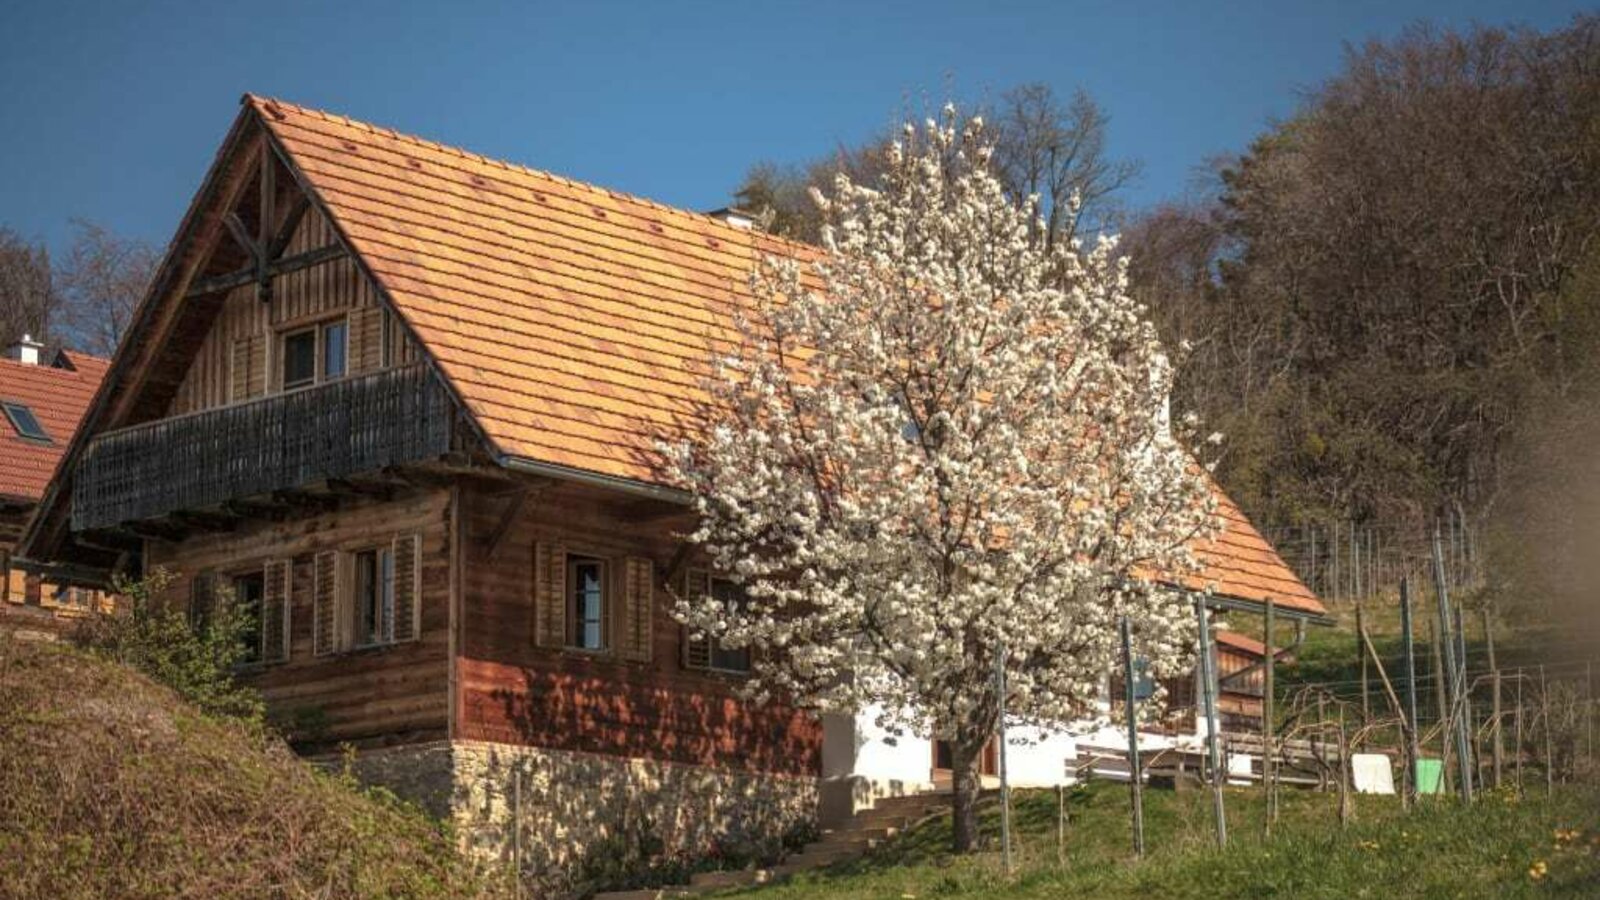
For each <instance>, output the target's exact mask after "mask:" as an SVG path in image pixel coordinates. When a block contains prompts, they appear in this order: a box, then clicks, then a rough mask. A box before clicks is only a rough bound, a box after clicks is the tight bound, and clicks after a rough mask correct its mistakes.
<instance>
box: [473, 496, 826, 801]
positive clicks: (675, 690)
mask: <svg viewBox="0 0 1600 900" xmlns="http://www.w3.org/2000/svg"><path fill="white" fill-rule="evenodd" d="M511 502H512V501H511V499H510V498H509V496H495V495H491V494H486V493H482V492H467V493H466V494H465V495H464V500H463V508H462V513H463V527H464V528H465V535H464V539H463V541H462V549H463V557H464V565H463V568H462V574H463V588H462V593H463V613H462V616H461V633H460V636H459V645H460V651H459V658H458V660H457V667H458V668H457V673H456V675H457V680H458V683H457V685H456V691H457V699H456V708H457V722H456V726H457V727H456V731H455V733H456V736H457V737H458V738H462V739H465V740H479V741H494V742H500V743H511V744H525V745H531V746H538V747H548V748H554V749H560V750H577V751H588V752H595V753H605V754H610V755H614V756H627V757H634V758H640V759H649V760H656V761H663V762H676V763H691V764H697V765H706V766H716V767H721V768H731V769H743V770H747V771H760V772H772V773H782V774H794V775H812V776H814V775H816V774H818V773H819V771H820V768H821V726H820V724H819V723H818V722H817V721H816V720H815V719H814V718H813V717H812V716H810V715H809V714H807V713H803V712H799V711H796V710H794V709H792V708H789V707H786V706H784V705H782V704H778V703H770V704H767V705H765V706H755V705H752V704H749V703H746V702H744V701H742V700H740V699H738V698H737V697H736V696H735V695H734V684H735V683H734V682H733V681H732V680H730V676H724V675H718V674H712V673H705V672H701V671H696V670H690V669H686V668H685V667H684V665H683V663H682V661H681V652H682V630H681V628H680V627H679V626H678V625H677V623H676V622H674V621H673V620H672V618H671V616H670V614H669V608H670V605H671V603H672V599H671V596H670V595H669V594H668V593H667V590H666V584H665V581H666V579H668V578H669V577H670V576H671V575H672V574H673V572H672V570H673V567H674V565H675V564H677V565H681V564H682V562H683V559H684V555H683V554H682V553H681V552H680V550H681V545H680V542H679V541H678V540H677V538H676V537H675V534H678V533H682V532H684V531H687V530H688V528H689V525H690V522H689V520H688V518H687V516H686V515H684V514H683V513H682V512H681V511H678V510H673V509H671V508H670V507H667V508H662V507H661V506H653V505H652V504H650V503H648V502H645V501H638V500H628V499H626V498H622V497H621V496H620V495H615V494H609V495H608V494H605V493H602V492H600V491H597V490H593V489H588V488H584V487H582V486H579V485H573V484H559V485H553V486H549V487H547V488H545V489H543V490H542V491H541V492H540V493H538V494H537V495H536V496H533V497H531V498H530V499H529V500H527V501H526V502H525V503H524V505H523V507H522V510H521V512H520V514H518V515H516V516H515V517H514V518H511V519H507V518H506V511H507V509H508V508H509V507H508V504H509V503H511ZM503 524H504V525H505V526H506V527H504V529H503V530H502V525H503ZM497 533H498V534H500V536H501V539H500V541H499V543H498V545H497V546H496V545H494V544H493V543H492V539H493V538H494V537H495V535H496V534H497ZM553 540H559V541H561V542H564V543H565V544H567V545H568V550H569V552H571V553H576V554H585V555H596V556H601V557H609V558H613V559H621V558H624V557H628V556H640V557H646V558H649V559H650V560H651V561H652V562H653V563H654V573H655V576H654V581H655V587H654V591H653V594H654V604H653V613H652V642H651V654H650V659H649V661H647V662H623V661H620V660H617V659H615V658H612V657H608V656H605V655H595V654H592V653H585V652H581V651H562V650H552V649H544V648H539V647H537V646H535V633H534V605H533V571H534V562H533V553H534V546H535V544H536V543H537V542H539V541H553Z"/></svg>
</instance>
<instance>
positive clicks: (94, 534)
mask: <svg viewBox="0 0 1600 900" xmlns="http://www.w3.org/2000/svg"><path fill="white" fill-rule="evenodd" d="M73 540H74V541H75V542H77V543H78V544H81V545H83V546H85V547H88V548H90V549H92V550H104V551H106V552H108V553H124V552H127V551H130V550H131V551H133V552H135V553H137V552H139V551H140V550H142V549H144V541H143V539H141V538H140V537H139V536H138V535H135V534H133V533H131V532H129V531H126V530H124V529H121V528H93V529H89V530H87V531H79V532H76V533H75V534H74V535H73Z"/></svg>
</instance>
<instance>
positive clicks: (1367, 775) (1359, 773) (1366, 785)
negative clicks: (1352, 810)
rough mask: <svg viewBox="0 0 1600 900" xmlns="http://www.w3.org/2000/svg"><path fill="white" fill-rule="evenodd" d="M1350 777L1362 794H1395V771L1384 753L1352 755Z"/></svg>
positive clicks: (1358, 791) (1357, 790)
mask: <svg viewBox="0 0 1600 900" xmlns="http://www.w3.org/2000/svg"><path fill="white" fill-rule="evenodd" d="M1350 777H1351V780H1352V781H1354V782H1355V786H1356V792H1357V793H1361V794H1393V793H1394V770H1393V769H1391V768H1390V767H1389V757H1387V756H1385V755H1384V754H1382V753H1352V754H1350Z"/></svg>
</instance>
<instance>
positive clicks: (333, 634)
mask: <svg viewBox="0 0 1600 900" xmlns="http://www.w3.org/2000/svg"><path fill="white" fill-rule="evenodd" d="M313 562H314V564H315V568H316V572H315V573H314V575H313V581H314V585H313V596H312V601H311V619H312V626H313V627H312V642H311V643H312V648H311V649H312V652H313V653H314V654H316V655H317V656H325V655H327V654H329V653H332V652H333V651H334V650H336V649H338V641H339V627H338V623H339V553H338V551H336V550H324V551H322V552H320V553H318V554H317V555H316V557H315V559H314V560H313Z"/></svg>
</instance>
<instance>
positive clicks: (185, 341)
mask: <svg viewBox="0 0 1600 900" xmlns="http://www.w3.org/2000/svg"><path fill="white" fill-rule="evenodd" d="M793 252H796V249H795V247H794V246H793V245H790V244H787V243H784V242H782V241H780V240H778V239H776V238H773V237H770V236H767V235H764V234H762V233H760V232H759V231H758V230H754V229H751V228H749V227H748V223H740V222H737V221H725V220H722V219H719V218H717V217H713V216H707V215H700V214H696V213H690V212H686V211H682V210H677V209H672V208H668V207H665V206H662V205H659V204H656V203H652V202H649V201H646V200H642V199H638V198H635V197H630V196H625V195H622V194H619V193H616V192H613V191H608V190H605V189H603V188H598V187H593V186H589V185H584V184H579V183H575V182H572V181H569V180H566V179H564V178H560V177H557V176H553V175H549V174H546V173H543V172H538V171H533V170H530V169H526V168H522V167H520V166H516V165H511V164H507V163H503V162H497V161H494V160H490V159H485V158H483V157H480V156H475V155H473V154H470V153H466V152H464V151H461V150H457V149H454V148H451V147H446V146H441V145H439V144H435V143H431V142H428V141H424V140H420V139H417V138H414V137H408V136H405V135H401V134H397V133H395V132H393V131H390V130H388V129H385V128H377V127H373V126H370V125H365V124H361V123H359V122H354V121H351V120H349V119H345V118H342V117H338V116H333V115H329V114H326V113H322V112H316V111H313V110H309V109H304V108H301V107H298V106H294V105H291V104H288V103H284V102H281V101H276V100H269V99H264V98H260V97H255V96H246V97H245V98H244V100H243V104H242V109H241V111H240V113H239V116H238V118H237V119H236V120H235V121H234V123H233V126H232V128H231V129H230V130H229V131H228V134H227V136H226V138H225V139H224V140H223V143H222V146H221V149H220V150H219V151H218V153H217V156H216V160H215V162H214V163H213V165H212V167H211V170H210V171H209V173H207V175H206V177H205V181H204V183H203V185H202V186H201V188H200V191H199V193H198V195H197V196H196V197H195V199H194V201H193V203H192V205H191V206H190V208H189V210H188V212H187V214H186V215H185V217H184V219H183V221H182V223H181V225H180V226H179V228H178V232H177V235H176V236H175V238H174V239H173V242H172V244H171V247H170V249H169V251H168V253H167V256H166V258H165V260H164V262H163V264H162V266H161V268H160V271H159V274H158V276H157V278H156V280H155V283H154V285H153V287H152V289H151V293H150V295H149V296H148V297H147V298H146V299H145V301H144V302H143V304H142V305H141V306H140V307H139V309H138V311H137V313H136V314H135V317H134V321H133V323H132V325H131V327H130V329H129V331H128V334H127V336H126V338H125V339H124V341H123V344H122V346H121V347H120V348H119V350H118V351H117V354H116V357H115V359H114V360H113V361H112V363H111V366H110V369H109V371H108V372H107V373H106V376H105V380H104V383H103V385H102V386H101V388H100V390H99V393H98V394H97V395H96V397H95V399H94V401H93V404H92V405H91V407H90V409H89V412H88V414H87V416H86V419H85V424H84V427H83V428H82V429H81V430H80V431H79V432H78V434H77V436H76V437H75V438H74V439H73V440H72V443H71V447H70V449H69V451H68V454H67V458H66V460H65V461H64V462H63V464H62V467H61V469H60V470H59V472H58V476H57V478H56V479H55V481H54V483H53V484H52V485H51V487H50V488H49V490H48V492H47V493H46V495H45V497H44V499H43V502H42V508H41V509H40V512H39V514H38V515H37V517H36V518H35V519H34V520H33V522H32V524H31V526H30V529H29V531H28V534H27V536H26V539H25V548H24V552H25V554H26V555H27V556H28V557H30V558H32V559H35V560H41V561H49V562H51V563H52V564H54V565H56V566H57V567H58V568H59V569H60V570H62V571H67V572H70V573H71V574H72V575H73V577H75V578H77V579H80V580H82V581H83V582H85V583H103V581H104V579H105V578H106V576H107V574H108V573H110V572H112V571H116V570H119V569H120V570H125V571H132V572H137V571H146V572H148V571H151V570H154V569H156V568H157V567H160V568H164V569H166V570H168V571H170V572H171V573H174V574H175V575H176V576H177V577H176V580H175V581H174V582H173V587H172V588H171V590H172V596H171V599H172V601H173V602H177V603H193V604H196V605H201V606H203V605H204V604H207V603H210V602H213V601H214V599H215V598H216V597H217V596H219V594H220V592H229V593H231V594H232V596H233V597H234V598H235V600H236V601H237V602H240V603H244V604H247V605H249V606H250V607H252V608H253V609H256V610H258V611H259V615H258V621H259V629H258V633H257V634H256V635H255V636H254V641H253V645H254V648H255V649H254V656H255V663H254V665H253V666H252V668H251V671H250V677H251V678H252V679H253V681H254V683H255V684H257V685H258V686H259V687H260V689H261V690H262V692H263V693H264V695H265V697H266V700H267V703H268V706H269V708H270V710H271V714H272V716H273V717H274V719H276V720H277V721H278V722H280V723H284V725H285V727H286V728H288V729H289V733H290V734H291V736H292V738H293V740H294V742H295V743H296V745H297V747H298V748H299V749H301V750H302V751H303V752H306V753H308V754H319V753H331V752H333V751H335V750H336V748H337V747H338V746H339V745H341V744H349V745H352V746H354V747H355V748H357V749H358V751H359V752H358V755H357V763H356V765H357V767H358V770H359V771H361V772H362V773H363V774H365V775H366V776H367V777H370V778H373V779H375V780H381V781H384V782H385V783H388V784H390V785H391V786H393V787H395V788H396V789H397V790H398V791H400V792H402V793H404V794H406V795H408V796H411V797H414V798H417V799H419V800H421V801H422V802H424V803H425V804H427V805H428V806H429V807H431V808H432V809H434V810H435V811H436V812H439V813H440V814H444V815H449V816H451V817H453V818H454V819H455V821H456V823H457V825H458V827H459V829H460V833H461V834H462V835H463V836H464V840H466V841H467V842H469V843H471V844H473V845H475V846H476V847H478V848H479V849H481V850H482V851H484V852H486V853H491V854H504V853H509V852H510V849H509V848H510V847H511V845H512V843H513V838H512V835H513V834H514V835H516V837H515V842H516V844H517V846H518V847H519V848H520V850H519V853H521V854H523V855H522V856H520V857H519V859H520V860H521V861H522V864H523V865H524V866H525V867H527V868H529V869H534V870H538V871H544V872H564V873H568V874H569V875H570V874H572V873H576V872H580V871H581V870H582V868H583V867H584V866H585V865H586V863H585V862H584V856H585V853H586V852H587V851H588V849H590V848H594V847H604V848H605V851H604V852H605V853H608V854H611V853H617V852H619V851H618V849H617V848H619V847H633V846H640V845H643V844H650V845H652V846H656V847H664V848H666V849H667V850H669V851H673V852H687V853H694V852H700V851H703V850H706V849H708V848H710V847H712V846H713V845H715V844H717V843H718V842H726V841H730V840H734V841H736V840H753V839H757V838H761V837H770V836H773V835H779V834H782V833H784V832H788V831H793V830H796V829H804V828H806V827H809V826H810V824H811V823H812V822H813V821H814V820H815V818H816V817H817V815H818V812H819V798H820V797H823V796H825V795H827V794H828V793H829V792H830V791H834V790H843V791H844V792H845V793H846V794H847V796H848V797H849V798H855V799H850V800H849V802H851V803H855V802H856V799H858V798H859V797H861V796H863V795H867V796H870V795H875V794H879V793H884V792H890V791H894V790H904V789H909V788H914V787H917V786H923V785H930V784H933V783H935V781H936V779H937V771H936V770H937V768H938V765H939V755H938V751H937V747H935V746H933V745H932V744H927V743H924V744H921V745H913V744H910V743H902V744H900V745H898V746H896V747H891V746H890V744H892V743H893V742H887V743H886V742H885V740H884V737H883V736H882V735H876V734H873V733H871V731H870V718H869V717H866V716H865V712H863V715H862V716H857V717H855V718H851V717H829V721H828V722H826V723H825V722H824V721H822V720H821V719H820V718H819V717H816V716H813V715H812V714H810V713H808V712H806V711H804V710H800V709H795V708H792V707H790V706H788V705H786V704H784V703H783V702H770V703H767V704H765V705H754V704H750V703H746V702H743V701H741V700H740V699H738V697H737V695H736V689H737V686H738V684H739V682H740V679H741V677H742V676H741V671H742V670H743V669H744V668H745V667H746V665H747V659H746V658H745V657H744V655H743V654H742V653H741V652H737V651H731V650H726V649H724V648H720V647H717V646H714V645H712V644H710V643H708V642H706V641H703V640H701V641H695V640H689V639H688V636H687V635H686V634H685V633H684V631H683V630H682V629H681V628H680V627H679V626H678V624H677V623H676V622H675V621H674V620H673V619H672V617H671V615H670V606H671V602H670V593H669V592H683V591H688V592H695V591H715V590H725V589H727V585H726V583H725V582H722V581H721V580H719V579H718V578H717V576H716V573H714V572H709V571H707V570H706V568H705V566H704V563H703V562H702V561H701V560H700V559H698V558H697V557H696V556H695V554H694V553H692V552H690V550H689V549H688V548H687V547H686V546H685V545H684V544H683V542H681V541H680V540H679V538H678V535H680V534H683V533H685V532H687V531H688V530H690V528H691V526H692V522H691V519H690V517H689V514H688V507H687V505H686V503H685V497H684V496H683V495H682V493H681V492H680V491H679V490H677V489H676V488H675V487H674V486H673V485H672V484H670V483H669V482H668V481H667V479H666V478H665V477H664V476H663V475H662V470H661V460H660V459H659V456H658V450H657V447H658V441H660V440H662V439H673V438H675V437H680V436H682V435H684V434H686V433H689V432H691V431H692V430H693V429H695V428H696V427H697V423H698V422H700V421H702V418H701V417H702V406H703V404H704V402H705V401H706V398H705V396H704V394H703V391H702V388H701V387H700V384H701V382H700V379H701V373H702V372H703V371H704V364H705V362H706V360H707V359H708V358H709V356H710V354H711V352H712V350H713V348H714V347H717V346H725V343H724V342H726V341H728V340H729V339H730V338H731V336H732V335H733V327H732V322H731V312H732V310H733V308H734V307H735V306H736V305H738V304H740V303H741V302H744V301H745V300H746V299H747V291H748V287H747V283H748V282H747V275H748V272H749V271H750V269H751V267H752V266H753V265H754V264H755V262H756V261H757V260H758V259H759V258H760V256H761V255H762V254H781V253H793ZM1223 511H1224V514H1225V517H1226V523H1227V528H1226V531H1225V533H1224V534H1222V535H1221V537H1220V538H1219V539H1218V540H1217V541H1216V542H1215V543H1212V544H1208V545H1206V546H1204V547H1202V548H1200V551H1201V553H1202V554H1203V556H1204V559H1205V560H1206V562H1207V564H1208V566H1209V569H1208V571H1207V572H1206V581H1207V583H1208V584H1210V585H1212V586H1213V587H1214V589H1215V592H1216V603H1217V605H1218V606H1219V607H1221V608H1224V609H1234V610H1238V611H1241V612H1250V611H1252V610H1254V611H1259V609H1260V604H1261V602H1262V601H1263V600H1264V599H1265V598H1267V597H1272V598H1274V600H1275V602H1276V603H1277V604H1278V609H1279V611H1280V613H1281V614H1282V615H1283V616H1285V617H1287V618H1291V619H1292V618H1296V617H1298V618H1300V619H1302V620H1306V619H1317V618H1319V617H1321V616H1322V615H1323V609H1322V607H1321V605H1320V604H1319V603H1318V602H1317V600H1316V598H1315V597H1313V596H1312V595H1311V593H1310V592H1309V591H1308V590H1307V589H1306V588H1305V586H1304V585H1303V584H1301V582H1300V581H1299V579H1297V578H1296V577H1295V576H1294V575H1293V574H1292V573H1291V572H1290V571H1289V570H1288V569H1287V568H1286V567H1285V566H1284V565H1283V563H1282V561H1281V560H1280V559H1279V558H1278V556H1277V554H1276V553H1275V552H1274V551H1273V549H1272V548H1271V547H1270V546H1269V545H1268V544H1267V543H1266V542H1265V541H1264V540H1263V539H1262V538H1261V536H1260V535H1259V534H1257V533H1256V531H1255V530H1254V529H1253V528H1252V527H1251V526H1250V523H1249V522H1248V521H1247V520H1246V519H1245V518H1244V516H1243V515H1242V514H1241V513H1240V512H1239V511H1238V509H1237V508H1236V507H1234V506H1233V505H1232V504H1231V503H1226V502H1224V505H1223ZM1196 586H1197V585H1190V586H1189V587H1196ZM908 746H910V747H913V749H912V750H910V751H908V750H907V747H908ZM1039 746H1040V747H1042V748H1046V749H1042V750H1039V751H1037V752H1038V753H1039V754H1040V755H1039V756H1037V757H1036V758H1033V759H1031V761H1030V758H1029V757H1027V756H1023V757H1020V758H1021V760H1022V762H1021V763H1020V765H1021V766H1022V769H1021V770H1020V771H1024V772H1025V771H1027V769H1028V767H1029V766H1033V767H1034V768H1035V769H1036V770H1037V773H1038V780H1041V781H1048V780H1051V779H1053V780H1055V781H1059V780H1060V779H1061V778H1062V777H1063V775H1062V764H1061V761H1062V759H1064V758H1066V757H1067V756H1069V755H1070V754H1068V753H1066V751H1064V750H1062V748H1061V747H1059V746H1053V745H1050V744H1049V742H1044V743H1041V744H1040V745H1039ZM513 798H514V799H513ZM513 825H514V827H512V826H513Z"/></svg>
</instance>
